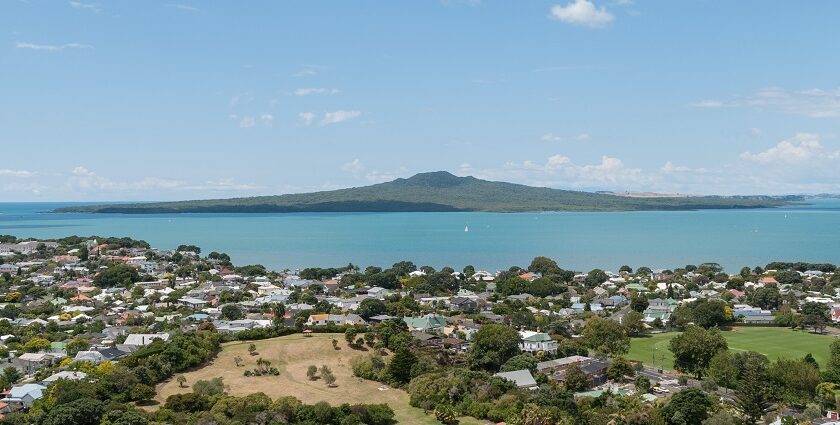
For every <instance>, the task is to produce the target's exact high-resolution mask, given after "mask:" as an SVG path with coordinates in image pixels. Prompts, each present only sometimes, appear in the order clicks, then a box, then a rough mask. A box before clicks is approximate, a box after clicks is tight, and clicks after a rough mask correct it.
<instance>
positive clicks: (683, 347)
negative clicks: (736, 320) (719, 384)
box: [669, 325, 728, 379]
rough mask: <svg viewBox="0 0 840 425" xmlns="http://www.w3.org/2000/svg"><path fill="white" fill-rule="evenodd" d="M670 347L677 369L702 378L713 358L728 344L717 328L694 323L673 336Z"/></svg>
mask: <svg viewBox="0 0 840 425" xmlns="http://www.w3.org/2000/svg"><path fill="white" fill-rule="evenodd" d="M669 348H670V350H671V352H672V353H674V368H675V369H677V370H679V371H682V372H685V373H691V374H694V376H696V377H697V379H701V378H702V377H703V373H704V372H705V371H706V368H707V367H708V366H709V363H710V362H711V360H712V358H713V357H714V356H715V355H716V354H717V353H718V352H720V351H723V350H726V349H727V348H728V346H727V344H726V339H725V338H724V337H723V335H721V334H720V330H718V329H717V328H712V329H703V328H702V327H700V326H696V325H692V326H689V327H687V328H686V330H685V332H683V333H682V334H680V335H677V336H675V337H674V338H672V339H671V342H670V343H669Z"/></svg>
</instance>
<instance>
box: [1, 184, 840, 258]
mask: <svg viewBox="0 0 840 425" xmlns="http://www.w3.org/2000/svg"><path fill="white" fill-rule="evenodd" d="M66 205H71V204H56V203H34V204H33V203H0V234H11V235H15V236H19V237H35V238H54V237H61V236H68V235H101V236H130V237H133V238H138V239H144V240H146V241H148V242H149V243H150V244H152V246H155V247H158V248H174V247H176V246H177V245H179V244H181V243H189V244H195V245H198V246H200V247H201V248H202V249H203V250H204V252H205V253H207V252H210V251H219V252H226V253H228V254H229V255H230V256H231V258H232V259H233V260H234V262H235V263H237V264H253V263H260V264H264V265H266V266H269V267H271V268H275V269H284V268H292V269H294V268H299V267H308V266H322V267H327V266H340V265H346V264H347V263H348V262H352V263H354V264H358V265H361V266H363V267H364V266H367V265H380V266H387V265H391V264H393V263H394V262H397V261H400V260H404V259H406V260H411V261H414V263H416V264H417V265H418V266H420V265H431V266H434V267H436V268H439V267H442V266H444V265H450V266H453V267H455V268H458V269H460V268H461V267H463V266H465V265H467V264H472V265H474V266H476V268H480V269H487V270H497V269H500V268H507V267H509V266H511V265H522V266H527V264H528V263H529V262H530V260H531V259H532V258H533V257H535V256H537V255H546V256H549V257H551V258H554V259H556V260H557V262H558V263H559V264H560V265H561V266H562V267H565V268H570V269H575V270H590V269H592V268H595V267H599V268H605V269H608V270H613V271H615V270H617V269H618V267H619V266H621V265H622V264H629V265H630V266H632V267H634V268H637V267H640V266H649V267H651V268H654V269H655V268H672V267H677V266H682V265H685V264H698V263H701V262H707V261H713V262H718V263H720V264H722V265H723V266H724V267H726V269H727V270H728V271H730V272H734V271H737V270H738V269H739V268H740V267H741V266H744V265H747V266H755V265H764V264H766V263H768V262H770V261H775V260H784V261H811V262H832V263H840V200H816V201H813V203H811V204H809V205H802V206H796V207H790V208H783V209H766V210H706V211H667V212H666V211H657V212H601V213H586V212H583V213H570V212H560V213H518V214H496V213H300V214H180V215H177V214H160V215H117V214H113V215H112V214H53V213H49V212H48V211H50V210H52V209H54V208H58V207H61V206H66ZM467 227H468V228H469V231H465V229H466V228H467Z"/></svg>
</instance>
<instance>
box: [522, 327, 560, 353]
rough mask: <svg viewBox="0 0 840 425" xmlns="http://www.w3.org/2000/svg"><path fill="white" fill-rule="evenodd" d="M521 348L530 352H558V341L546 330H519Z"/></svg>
mask: <svg viewBox="0 0 840 425" xmlns="http://www.w3.org/2000/svg"><path fill="white" fill-rule="evenodd" d="M519 349H520V350H522V351H525V352H528V353H538V352H540V351H542V352H546V353H551V354H556V353H557V341H555V340H553V339H551V337H550V336H549V335H548V334H547V333H545V332H533V331H519Z"/></svg>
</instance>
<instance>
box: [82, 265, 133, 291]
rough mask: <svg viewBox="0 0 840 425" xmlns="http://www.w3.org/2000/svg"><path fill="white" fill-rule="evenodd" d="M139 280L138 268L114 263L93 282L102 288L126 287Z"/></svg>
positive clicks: (95, 277)
mask: <svg viewBox="0 0 840 425" xmlns="http://www.w3.org/2000/svg"><path fill="white" fill-rule="evenodd" d="M139 281H140V273H138V272H137V269H135V268H134V267H131V266H129V265H127V264H123V263H117V264H114V265H112V266H111V267H108V268H107V269H105V270H103V271H101V272H99V273H98V274H97V275H96V276H94V278H93V284H94V285H96V286H98V287H100V288H111V287H114V286H121V287H126V286H129V285H131V284H133V283H135V282H139Z"/></svg>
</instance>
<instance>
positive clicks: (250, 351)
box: [248, 342, 258, 356]
mask: <svg viewBox="0 0 840 425" xmlns="http://www.w3.org/2000/svg"><path fill="white" fill-rule="evenodd" d="M248 354H250V355H252V356H256V355H257V354H258V353H257V344H254V343H253V342H252V343H250V344H248Z"/></svg>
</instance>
